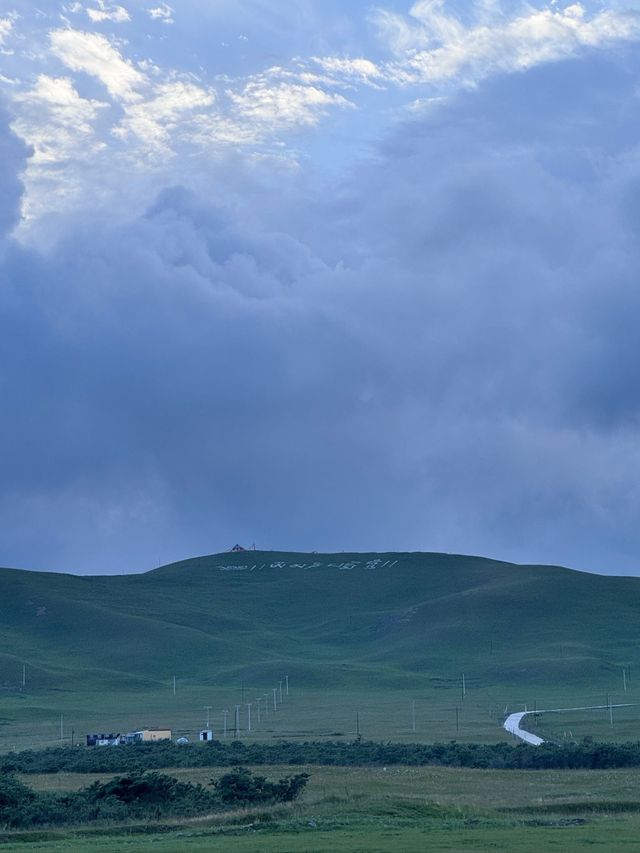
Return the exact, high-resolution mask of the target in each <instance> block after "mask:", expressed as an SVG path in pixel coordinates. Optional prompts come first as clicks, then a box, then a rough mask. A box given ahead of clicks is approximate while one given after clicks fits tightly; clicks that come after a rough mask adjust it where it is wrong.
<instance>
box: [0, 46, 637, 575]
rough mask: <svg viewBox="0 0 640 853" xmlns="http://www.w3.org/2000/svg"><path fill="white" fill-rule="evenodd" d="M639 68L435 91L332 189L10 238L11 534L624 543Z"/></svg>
mask: <svg viewBox="0 0 640 853" xmlns="http://www.w3.org/2000/svg"><path fill="white" fill-rule="evenodd" d="M625 62H627V63H628V65H629V67H626V66H625ZM635 65H637V63H635V61H634V60H631V59H629V60H627V59H626V58H625V57H622V59H621V60H620V62H619V64H610V63H604V62H602V61H598V60H595V59H589V60H583V61H575V62H569V63H564V64H560V65H555V66H546V67H544V68H541V69H538V70H535V71H532V72H528V73H526V74H522V75H519V76H515V77H510V78H504V79H502V80H498V81H496V82H495V83H494V84H492V85H487V86H485V87H484V88H483V89H481V90H477V91H473V92H468V93H466V94H463V95H461V96H460V97H459V98H457V99H456V100H454V101H450V102H441V103H440V104H437V105H435V106H432V107H431V109H430V111H429V112H428V113H427V114H426V115H424V116H423V117H422V118H419V119H415V120H413V121H411V122H408V123H406V124H405V125H404V126H403V127H402V128H401V129H400V131H399V132H398V133H397V134H395V135H394V136H393V137H392V138H390V139H389V140H388V141H387V142H386V144H385V146H384V147H383V148H382V149H381V152H380V156H379V158H378V160H377V162H375V163H370V164H368V165H366V166H362V167H360V168H359V169H357V170H354V172H353V173H352V175H351V178H350V180H349V181H345V182H344V183H343V184H342V185H341V186H339V187H335V188H333V189H332V192H331V193H327V194H325V196H324V197H322V198H320V197H316V198H313V199H312V198H310V197H309V195H308V193H307V194H305V195H304V196H302V195H301V196H300V197H298V198H295V197H292V196H289V195H287V196H286V197H284V198H282V199H281V200H279V201H278V200H274V199H273V198H271V199H269V200H268V201H267V202H265V204H264V207H263V208H260V207H259V206H258V207H257V208H255V207H254V209H252V210H251V214H250V216H249V215H245V214H243V213H242V208H241V206H235V207H234V208H233V209H226V208H225V207H224V205H222V204H218V205H217V206H216V205H213V204H211V203H208V202H207V201H204V200H202V199H200V198H198V197H197V196H196V195H195V194H192V193H189V192H186V191H185V190H183V189H180V188H174V189H168V190H166V191H165V192H163V193H162V194H161V195H160V197H159V198H158V200H157V202H156V203H155V204H154V206H153V207H152V208H151V209H150V210H149V211H148V213H147V215H146V216H145V217H143V218H141V219H139V220H136V221H133V222H131V223H130V224H129V225H128V226H127V227H113V226H112V227H110V226H109V225H108V223H102V224H101V225H99V226H98V225H96V224H95V223H81V222H70V223H69V226H68V235H67V236H66V238H65V239H63V240H61V241H59V242H58V243H57V244H56V246H55V248H54V249H53V250H52V251H51V252H50V253H49V254H46V255H45V254H36V253H33V252H32V253H29V252H27V251H26V250H24V249H22V248H19V247H18V246H15V245H14V246H11V247H10V248H9V249H8V250H7V254H6V256H5V259H4V262H3V267H2V271H1V273H0V275H1V276H2V278H1V283H0V288H1V290H0V305H1V310H0V324H1V326H2V329H1V330H0V331H1V334H2V343H1V344H0V356H1V363H0V387H1V389H2V399H3V412H2V417H1V418H0V441H1V447H2V451H1V454H2V457H1V464H2V474H3V476H2V496H1V497H0V526H1V528H2V530H3V537H2V541H3V554H2V557H1V561H2V562H4V563H6V564H21V565H25V564H30V565H32V566H37V567H42V568H57V569H63V568H69V569H73V570H87V571H103V570H113V571H120V570H125V569H129V570H131V569H134V570H135V569H142V568H146V567H148V566H149V565H150V564H151V563H153V562H154V561H155V560H157V559H163V560H169V559H174V558H178V557H181V556H185V555H188V554H190V553H198V552H205V551H210V550H213V549H218V548H223V547H225V546H228V545H230V544H233V541H235V540H236V539H240V540H244V541H245V542H249V541H252V540H253V539H255V541H256V542H257V544H258V545H259V546H262V547H271V546H274V547H282V548H288V547H291V548H308V549H312V548H316V549H342V548H344V549H349V548H359V549H375V548H396V549H405V548H406V549H417V548H425V549H434V550H435V549H443V550H457V551H472V552H477V553H488V554H494V555H497V556H503V557H507V558H514V559H520V560H547V561H555V562H568V563H571V564H574V565H578V566H583V567H589V568H596V569H602V570H608V571H615V570H624V571H633V570H635V569H636V568H638V564H637V563H636V561H635V553H636V552H637V550H638V545H639V544H640V541H639V540H640V535H639V534H638V533H637V532H636V524H635V519H636V517H637V513H638V510H639V509H640V493H639V490H638V486H637V485H636V484H637V483H638V482H640V476H639V475H640V454H639V452H638V449H637V446H638V441H637V438H638V433H637V417H638V407H639V405H640V398H639V389H638V383H637V381H636V375H635V374H636V365H637V361H638V355H639V352H638V349H639V347H638V344H637V340H636V334H635V329H636V326H637V320H638V307H639V306H638V287H637V282H636V279H637V275H636V271H637V269H638V260H639V258H638V211H639V210H640V203H639V199H640V195H639V189H638V188H639V187H640V182H639V178H640V169H639V168H638V155H637V141H638V138H639V134H638V129H639V128H638V118H637V109H636V107H637V96H636V93H635V79H636V76H637V74H636V72H637V70H638V69H637V68H636V67H635ZM550 91H553V93H554V99H553V100H552V101H550V100H549V98H548V93H549V92H550ZM2 136H3V141H2V143H0V144H2V145H3V146H7V150H9V151H10V152H12V153H11V156H9V157H8V158H7V159H6V160H4V159H3V161H2V167H1V168H2V170H3V174H4V172H6V178H4V177H0V180H2V181H6V182H7V183H6V185H7V186H8V187H9V192H8V193H7V196H6V198H7V200H8V203H5V196H4V194H3V196H2V198H3V201H2V208H3V211H1V212H0V216H5V217H6V221H7V222H10V221H12V220H13V219H14V218H15V210H16V207H15V206H16V200H17V189H16V187H17V186H18V184H17V183H16V181H17V178H16V175H17V174H18V173H19V170H20V167H21V163H22V159H23V158H24V151H21V150H20V149H19V148H17V147H15V146H16V143H15V139H14V137H13V136H12V135H11V134H9V133H7V132H6V131H5V132H4V133H3V135H2ZM251 198H252V199H253V200H254V201H255V200H257V199H259V198H260V193H259V192H258V191H256V192H255V193H252V194H251Z"/></svg>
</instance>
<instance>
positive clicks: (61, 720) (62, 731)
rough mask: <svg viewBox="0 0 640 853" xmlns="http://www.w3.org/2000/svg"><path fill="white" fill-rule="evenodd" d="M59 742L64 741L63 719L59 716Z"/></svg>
mask: <svg viewBox="0 0 640 853" xmlns="http://www.w3.org/2000/svg"><path fill="white" fill-rule="evenodd" d="M60 740H61V741H63V740H64V717H63V715H62V714H60Z"/></svg>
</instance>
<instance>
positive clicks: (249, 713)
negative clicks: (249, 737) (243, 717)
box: [247, 702, 251, 732]
mask: <svg viewBox="0 0 640 853" xmlns="http://www.w3.org/2000/svg"><path fill="white" fill-rule="evenodd" d="M247 731H248V732H250V731H251V702H247Z"/></svg>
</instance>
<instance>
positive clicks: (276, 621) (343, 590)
mask: <svg viewBox="0 0 640 853" xmlns="http://www.w3.org/2000/svg"><path fill="white" fill-rule="evenodd" d="M0 589H1V590H2V597H1V598H0V638H1V639H2V649H3V651H2V653H0V753H4V754H5V755H6V754H10V753H12V752H14V751H19V750H23V749H38V748H40V747H46V746H57V745H64V746H70V745H71V744H81V743H83V742H84V736H85V734H86V733H89V732H111V731H113V732H127V731H132V730H135V729H139V728H143V727H151V726H158V727H168V728H171V730H172V732H173V737H174V738H176V737H179V736H186V737H188V738H189V740H190V741H193V740H195V739H197V737H198V731H199V729H201V728H202V727H204V725H205V722H206V720H207V719H209V722H210V724H211V726H212V728H213V729H214V731H215V733H216V736H217V737H218V738H221V739H223V740H224V739H225V736H224V721H225V720H226V726H227V732H226V740H227V742H230V741H232V740H233V739H235V738H238V739H239V740H242V741H244V742H247V743H251V742H263V743H272V744H277V743H278V742H281V741H284V740H286V741H290V742H294V743H295V742H300V743H302V742H304V741H305V740H309V741H323V740H326V741H338V742H353V741H354V740H357V738H358V737H359V736H360V737H362V738H364V739H367V740H376V741H390V742H400V743H433V742H442V743H446V742H447V741H451V740H456V741H458V742H461V743H480V744H482V743H485V744H487V743H496V742H497V741H511V740H512V739H511V736H510V735H508V734H507V733H506V732H505V731H504V730H503V728H502V722H503V720H504V717H505V715H506V714H507V713H511V712H514V711H520V710H525V709H527V710H532V709H534V708H536V709H538V710H548V709H556V708H566V709H578V708H587V707H589V706H601V707H599V708H595V709H593V710H568V711H566V712H564V713H562V714H552V713H544V714H539V715H538V716H537V717H536V718H531V717H529V718H527V723H526V727H527V728H530V729H531V730H534V731H537V732H538V733H539V734H540V735H541V736H542V737H544V738H547V739H549V740H551V741H553V742H555V743H559V744H561V743H572V742H576V741H582V739H583V738H592V739H594V740H597V741H638V740H640V713H639V712H640V677H638V678H636V674H637V673H638V672H640V669H639V664H640V644H639V643H638V641H637V640H638V637H640V581H639V580H638V579H636V578H613V577H600V576H597V575H589V574H584V573H580V572H575V571H571V570H568V569H563V568H560V567H549V566H515V565H512V564H507V563H499V562H496V561H492V560H484V559H481V558H476V557H460V556H456V555H444V554H365V555H362V554H334V555H323V554H322V555H318V554H275V553H273V552H262V553H261V552H249V553H244V554H223V555H212V556H210V557H203V558H197V559H194V560H188V561H184V562H182V563H178V564H174V565H171V566H166V567H162V568H159V569H156V570H154V571H151V572H147V573H145V574H141V575H132V576H113V577H96V578H94V577H75V576H70V575H51V574H43V573H37V572H25V571H18V570H13V569H2V570H0ZM636 682H637V683H636ZM287 685H288V688H289V689H288V691H287ZM274 691H275V693H274ZM274 701H275V707H274ZM610 703H613V704H619V703H620V704H622V703H624V704H625V705H627V707H624V708H615V709H614V710H613V711H611V712H610V711H609V707H608V706H609V704H610ZM249 705H251V707H250V708H249ZM602 706H605V707H602ZM236 710H237V731H236ZM224 712H226V713H224ZM249 714H251V726H249ZM300 769H301V767H300V766H299V765H296V770H297V771H299V770H300ZM285 771H286V768H283V767H278V768H277V775H282V773H283V772H285ZM169 772H173V773H174V775H176V776H177V777H178V778H181V779H183V778H184V779H187V780H191V781H198V782H203V783H206V782H208V781H209V780H210V779H211V778H212V777H213V776H215V775H216V773H219V772H222V771H220V770H218V769H214V768H211V769H200V770H196V769H191V770H189V769H180V770H175V771H169ZM261 772H264V768H261ZM273 772H274V774H276V768H273ZM309 772H310V773H311V780H310V782H309V785H308V789H307V790H306V791H305V792H304V795H303V798H302V799H301V801H300V802H298V803H294V804H290V805H278V806H269V807H262V808H261V809H259V810H253V811H252V810H246V809H245V810H242V811H237V812H234V813H230V814H225V815H219V814H218V815H212V816H206V815H205V816H202V817H200V818H197V819H192V818H189V819H187V818H181V819H176V820H170V821H168V822H167V821H164V820H163V821H162V822H161V824H158V825H156V824H152V825H145V824H141V825H135V824H127V825H124V826H115V825H113V826H101V827H95V828H87V827H82V828H78V829H71V830H64V831H63V830H47V829H43V830H37V831H36V830H33V831H31V832H27V831H23V832H12V833H8V832H5V833H4V835H3V836H2V838H1V839H0V840H1V841H2V849H3V850H7V851H10V850H22V851H28V850H31V849H33V850H37V849H40V850H47V851H49V850H65V851H67V850H70V851H73V850H78V851H80V850H86V849H87V846H88V845H90V846H91V848H92V849H94V848H95V849H97V850H100V849H104V850H105V851H106V850H109V851H112V850H113V851H118V850H125V849H126V850H135V851H138V850H140V851H147V850H154V851H157V850H163V849H164V850H167V851H173V850H177V849H179V850H183V849H185V850H193V851H199V850H207V851H215V850H220V851H222V850H224V851H227V850H233V851H238V853H242V851H254V850H256V849H257V848H258V847H259V849H260V850H261V851H266V853H269V851H273V853H276V851H277V853H286V851H291V853H294V851H300V853H302V851H314V853H316V852H317V853H321V851H349V853H353V851H367V853H376V852H377V851H380V853H382V851H384V853H387V851H396V850H397V851H413V850H415V851H418V850H420V851H422V850H424V849H429V850H434V851H439V850H482V851H486V850H489V849H491V850H506V851H534V850H535V851H539V850H541V849H547V848H551V849H553V847H558V848H560V847H562V848H563V850H565V851H569V853H571V851H574V850H586V849H592V848H593V847H594V846H596V847H597V846H601V847H602V848H603V849H606V850H624V849H627V848H628V849H629V850H631V849H636V848H637V837H638V831H639V830H640V805H639V803H640V796H636V790H635V786H636V784H637V779H638V772H637V771H635V770H610V771H593V770H591V771H577V770H573V771H526V772H524V771H522V772H521V771H514V770H509V771H499V770H482V771H480V770H466V769H455V768H436V767H420V768H407V767H399V766H394V767H387V768H386V769H384V768H383V767H375V768H357V767H322V766H314V767H312V768H310V769H309ZM25 778H26V777H25ZM95 778H96V777H95V776H92V775H90V774H89V775H76V774H64V773H58V774H53V775H51V776H29V777H28V784H29V785H33V786H35V787H39V788H40V789H41V790H58V791H65V790H73V789H77V788H80V787H83V786H84V785H86V784H88V783H89V782H90V781H93V780H94V779H95ZM102 780H103V781H106V777H105V775H104V774H102Z"/></svg>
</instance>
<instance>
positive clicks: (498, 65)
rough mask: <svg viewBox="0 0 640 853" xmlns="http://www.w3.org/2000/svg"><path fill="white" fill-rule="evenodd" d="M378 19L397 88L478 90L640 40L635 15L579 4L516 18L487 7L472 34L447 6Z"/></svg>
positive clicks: (440, 3) (434, 4) (433, 2)
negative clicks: (464, 86) (505, 76)
mask: <svg viewBox="0 0 640 853" xmlns="http://www.w3.org/2000/svg"><path fill="white" fill-rule="evenodd" d="M491 15H493V18H492V19H488V17H490V16H491ZM374 18H375V21H376V22H377V24H378V27H379V30H380V33H381V35H382V37H383V39H384V40H385V41H386V42H387V44H388V45H389V46H390V47H391V49H392V50H393V51H394V52H395V53H396V55H397V56H398V59H397V60H396V61H395V62H391V63H388V64H387V65H386V66H385V74H386V76H387V77H388V79H389V80H392V81H395V82H397V83H399V84H415V83H424V82H429V83H438V82H448V81H451V80H459V79H461V78H462V79H463V80H464V81H465V82H476V81H478V80H481V79H483V78H485V77H487V76H488V75H490V74H493V73H500V72H513V71H520V70H522V69H525V68H531V67H533V66H535V65H538V64H540V63H544V62H551V61H555V60H559V59H562V58H564V57H568V56H573V55H575V54H577V52H578V51H579V50H580V49H581V48H584V47H606V46H609V45H610V44H612V43H614V42H616V41H625V40H635V39H638V38H639V37H640V18H639V17H638V16H637V15H633V14H630V13H625V12H622V11H616V10H604V11H600V12H597V13H595V14H593V15H591V16H589V15H588V14H587V11H586V9H585V7H584V6H583V5H582V4H580V3H574V4H572V5H570V6H566V7H565V8H562V9H560V8H544V9H531V7H528V11H527V13H526V14H521V15H519V16H517V17H508V16H507V15H506V14H505V13H504V12H503V11H502V10H501V9H500V8H493V10H492V11H491V9H490V7H486V6H485V7H483V8H482V9H481V18H480V19H479V20H477V21H476V22H474V23H472V24H470V25H468V26H465V25H464V24H463V23H462V22H461V21H460V20H458V19H457V18H455V17H454V16H452V15H449V14H447V12H446V11H445V4H444V0H419V2H417V3H415V5H414V6H413V7H412V9H411V12H410V17H409V18H407V17H406V16H404V15H399V14H397V13H394V12H389V11H386V10H378V11H377V12H376V13H375V16H374Z"/></svg>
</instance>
